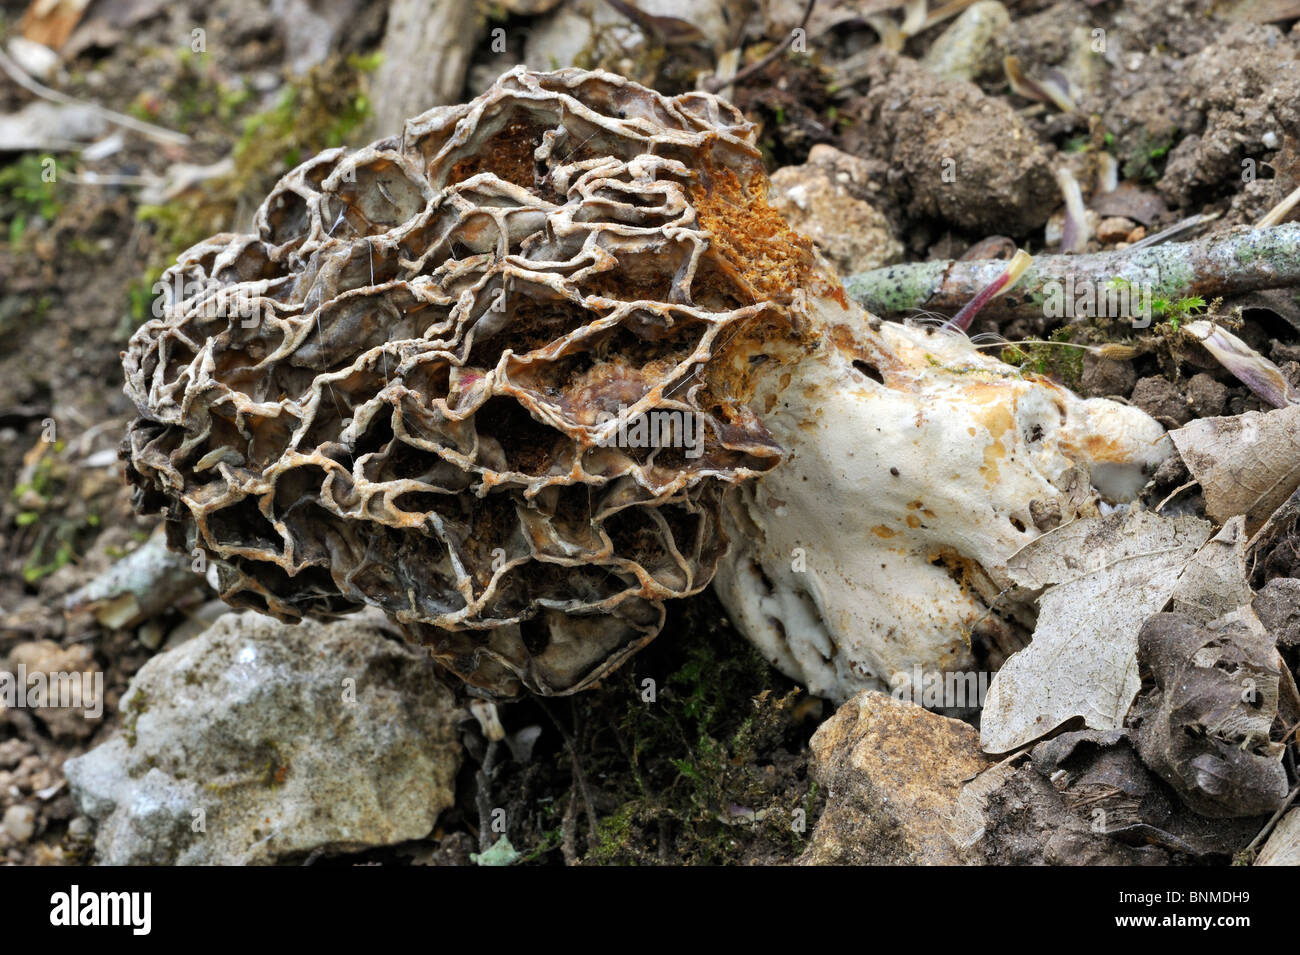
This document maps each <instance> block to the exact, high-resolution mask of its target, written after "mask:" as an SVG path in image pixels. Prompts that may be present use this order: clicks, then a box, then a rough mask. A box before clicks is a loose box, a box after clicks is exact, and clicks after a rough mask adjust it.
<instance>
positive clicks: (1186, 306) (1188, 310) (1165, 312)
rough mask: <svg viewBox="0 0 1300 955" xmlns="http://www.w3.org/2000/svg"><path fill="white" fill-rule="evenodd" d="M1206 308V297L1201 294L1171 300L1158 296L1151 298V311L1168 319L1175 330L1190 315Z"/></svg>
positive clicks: (1159, 316)
mask: <svg viewBox="0 0 1300 955" xmlns="http://www.w3.org/2000/svg"><path fill="white" fill-rule="evenodd" d="M1204 309H1205V299H1203V298H1201V296H1199V295H1188V296H1186V297H1185V298H1178V299H1174V300H1172V301H1171V300H1169V299H1167V298H1164V297H1161V296H1156V297H1155V298H1153V299H1152V300H1151V312H1152V314H1154V315H1155V316H1157V317H1158V318H1163V319H1164V320H1165V321H1167V322H1168V323H1169V324H1170V325H1171V326H1172V327H1173V330H1174V331H1178V327H1179V326H1180V325H1181V324H1182V323H1183V322H1184V321H1185V320H1186V319H1187V318H1189V317H1190V316H1192V315H1195V314H1197V313H1199V312H1201V311H1203V310H1204Z"/></svg>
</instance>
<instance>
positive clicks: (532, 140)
mask: <svg viewBox="0 0 1300 955" xmlns="http://www.w3.org/2000/svg"><path fill="white" fill-rule="evenodd" d="M546 129H547V127H546V126H543V125H542V124H541V123H539V122H538V121H537V120H536V119H534V118H533V117H531V116H529V117H521V118H520V119H516V120H514V121H512V122H509V123H507V124H506V125H505V126H504V127H503V128H502V129H501V131H500V132H499V133H497V134H496V135H495V136H493V137H492V138H491V139H489V140H488V141H487V142H486V143H482V144H480V145H477V146H475V147H474V152H473V153H472V154H470V155H468V156H465V157H464V158H462V159H459V160H457V161H456V162H455V163H454V164H453V165H452V167H451V172H450V173H449V174H448V177H447V185H448V186H454V185H456V184H457V183H461V182H464V181H465V180H466V179H471V178H473V177H474V176H477V175H478V174H479V173H481V172H490V173H493V174H494V175H496V176H497V177H498V178H500V179H504V180H505V181H506V182H510V183H514V184H515V185H516V186H523V187H524V188H525V189H531V188H533V179H534V161H533V153H534V151H535V150H536V149H537V147H538V146H539V145H540V144H541V141H542V134H543V133H545V132H546Z"/></svg>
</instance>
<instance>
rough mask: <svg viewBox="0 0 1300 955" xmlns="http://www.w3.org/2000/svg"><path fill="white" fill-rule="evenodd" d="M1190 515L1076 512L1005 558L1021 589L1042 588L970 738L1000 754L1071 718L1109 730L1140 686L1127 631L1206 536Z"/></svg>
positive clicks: (1133, 632)
mask: <svg viewBox="0 0 1300 955" xmlns="http://www.w3.org/2000/svg"><path fill="white" fill-rule="evenodd" d="M1210 530H1211V525H1210V524H1209V523H1208V522H1206V521H1202V520H1199V519H1197V518H1195V517H1189V516H1183V517H1177V518H1172V519H1171V518H1164V517H1160V516H1158V515H1156V514H1153V513H1151V512H1149V511H1136V510H1131V511H1128V512H1124V513H1117V514H1110V515H1108V516H1106V517H1094V518H1085V519H1083V520H1078V521H1074V522H1072V523H1070V524H1066V525H1064V526H1062V527H1059V528H1057V529H1056V530H1054V531H1051V532H1049V533H1047V534H1044V535H1043V536H1042V537H1040V538H1038V539H1037V540H1035V541H1033V542H1032V543H1030V544H1028V545H1027V546H1026V547H1024V548H1022V549H1021V550H1020V551H1018V552H1017V553H1016V555H1015V556H1014V557H1012V558H1011V560H1010V561H1008V563H1007V571H1008V573H1009V575H1010V576H1011V579H1012V580H1013V581H1014V582H1015V583H1017V584H1019V585H1020V586H1022V587H1029V588H1039V587H1048V588H1049V589H1048V590H1046V591H1045V592H1044V593H1043V595H1042V596H1041V597H1040V598H1039V601H1038V603H1039V615H1038V626H1037V627H1036V629H1035V630H1034V639H1033V642H1032V643H1030V645H1029V646H1028V647H1026V648H1025V649H1024V650H1021V651H1020V652H1019V653H1016V654H1014V655H1013V656H1012V657H1011V658H1010V659H1008V660H1007V662H1006V663H1005V664H1004V665H1003V667H1002V669H1001V670H999V671H998V674H997V676H995V677H994V678H993V682H992V684H990V686H989V691H988V696H987V697H986V699H985V701H984V713H983V717H982V720H981V727H980V743H981V745H982V746H983V748H984V750H985V751H986V752H989V753H1005V752H1008V751H1010V750H1013V749H1015V748H1017V747H1019V746H1023V745H1025V744H1026V743H1030V742H1033V741H1034V740H1036V739H1038V738H1040V737H1042V736H1043V735H1045V734H1046V733H1049V732H1051V731H1052V730H1054V729H1056V728H1057V727H1059V726H1061V725H1062V724H1063V723H1066V722H1068V721H1069V720H1072V719H1075V718H1076V717H1079V718H1082V719H1083V721H1084V723H1085V724H1086V725H1087V726H1089V727H1091V728H1092V729H1102V730H1106V729H1117V728H1119V727H1120V726H1123V725H1124V715H1125V714H1126V713H1127V712H1128V708H1129V705H1130V704H1131V703H1132V702H1133V698H1134V697H1135V696H1136V695H1137V692H1138V689H1139V687H1140V682H1139V680H1138V669H1137V635H1138V631H1139V630H1140V629H1141V627H1142V624H1143V623H1144V622H1145V621H1146V619H1147V617H1149V616H1151V615H1152V614H1154V613H1156V612H1157V611H1159V610H1160V609H1161V608H1162V607H1163V606H1164V605H1165V603H1166V602H1167V601H1168V600H1169V598H1170V596H1171V595H1172V594H1173V592H1174V588H1175V586H1176V585H1177V582H1178V577H1179V575H1180V574H1181V573H1182V571H1183V568H1184V567H1185V566H1186V564H1187V562H1188V561H1189V560H1190V559H1191V558H1192V556H1193V555H1194V554H1195V553H1196V551H1197V549H1198V548H1199V547H1200V546H1201V545H1202V544H1203V543H1204V542H1205V540H1206V539H1207V538H1208V537H1209V536H1210Z"/></svg>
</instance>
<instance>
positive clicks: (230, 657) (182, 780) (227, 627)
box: [64, 611, 460, 865]
mask: <svg viewBox="0 0 1300 955" xmlns="http://www.w3.org/2000/svg"><path fill="white" fill-rule="evenodd" d="M387 626H388V625H386V624H385V623H384V620H383V617H382V615H381V614H378V613H377V612H374V611H370V612H367V613H366V614H362V615H359V616H356V617H351V618H346V619H344V620H340V621H337V622H333V623H329V624H325V623H314V622H313V623H303V624H301V625H299V626H291V625H286V624H283V623H279V622H277V621H275V620H272V619H271V618H269V617H265V616H261V615H257V614H244V615H239V614H227V615H225V616H223V617H222V618H220V619H219V620H217V621H216V623H214V624H213V625H212V627H211V628H210V629H209V630H207V632H205V633H204V634H202V635H201V636H199V637H196V638H195V639H193V640H191V641H189V642H187V643H185V644H183V645H182V646H180V647H177V648H176V649H175V650H172V651H170V652H168V653H164V654H162V655H160V656H157V657H154V658H153V659H152V660H150V661H149V662H148V663H147V664H145V666H144V667H143V668H142V669H141V670H140V672H139V673H138V674H136V677H135V679H134V681H133V682H132V684H131V687H130V689H129V690H128V691H127V693H126V695H125V696H124V697H123V699H122V711H123V713H124V720H123V729H122V732H121V733H120V734H118V735H117V736H115V737H113V738H112V739H111V740H109V741H108V742H107V743H104V744H103V745H101V746H99V747H97V748H96V749H94V750H92V751H90V752H89V753H87V754H86V755H84V756H81V757H79V758H77V759H73V760H70V761H69V762H68V763H67V764H66V765H65V767H64V769H65V772H66V774H67V777H68V781H69V782H70V783H71V786H72V791H73V795H74V797H75V798H76V799H77V801H78V802H79V803H80V805H81V809H82V811H83V812H84V813H85V814H86V815H88V816H91V817H92V818H94V819H96V820H97V821H98V823H99V829H98V833H97V837H96V850H97V858H98V861H99V862H101V863H105V864H109V865H125V864H153V865H166V864H183V865H184V864H188V865H200V864H219V865H230V864H260V863H272V862H277V861H282V860H288V859H293V858H295V857H298V856H301V855H304V854H306V853H309V852H312V851H313V850H318V849H319V850H323V851H326V852H335V851H352V850H360V849H364V848H367V847H370V846H378V845H389V844H392V843H397V842H402V841H405V840H409V839H418V838H421V837H423V836H425V835H427V834H428V833H429V832H430V830H432V828H433V825H434V823H435V822H436V821H437V818H438V814H439V813H440V812H442V810H444V809H446V808H447V807H448V806H450V805H451V804H452V802H453V797H454V785H455V776H456V770H457V768H458V766H459V762H460V750H459V744H458V743H457V741H456V736H455V715H456V714H455V707H454V700H453V696H452V693H451V691H450V690H448V689H447V688H446V687H445V686H444V685H443V684H442V683H441V682H439V680H438V678H437V675H436V672H435V666H434V664H433V662H432V661H431V660H430V659H428V658H427V656H426V655H425V653H424V651H422V650H420V649H418V648H413V647H410V646H408V645H406V644H404V643H403V642H402V641H401V640H400V639H399V638H398V637H397V636H396V635H391V634H390V632H389V631H388V630H387Z"/></svg>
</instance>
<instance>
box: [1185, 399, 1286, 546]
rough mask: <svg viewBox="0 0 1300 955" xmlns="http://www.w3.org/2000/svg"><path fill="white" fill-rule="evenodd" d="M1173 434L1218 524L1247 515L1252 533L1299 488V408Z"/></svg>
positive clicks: (1201, 422) (1203, 422)
mask: <svg viewBox="0 0 1300 955" xmlns="http://www.w3.org/2000/svg"><path fill="white" fill-rule="evenodd" d="M1169 434H1170V437H1171V438H1172V439H1173V442H1174V447H1176V448H1177V449H1178V453H1179V454H1180V455H1181V456H1182V459H1183V461H1184V462H1185V463H1186V464H1187V467H1188V470H1190V471H1191V472H1192V477H1194V478H1196V480H1197V481H1198V482H1200V485H1201V488H1202V489H1203V490H1204V492H1205V510H1206V513H1208V514H1209V515H1210V517H1212V518H1214V520H1216V521H1219V522H1224V521H1227V520H1228V519H1229V518H1231V517H1235V516H1236V515H1238V514H1243V515H1245V517H1246V529H1247V530H1248V531H1249V532H1251V533H1254V532H1255V531H1256V530H1257V529H1258V528H1259V527H1260V525H1261V524H1263V523H1264V521H1266V520H1267V519H1268V517H1269V515H1270V514H1272V513H1273V512H1274V511H1275V510H1277V509H1278V508H1279V507H1280V506H1281V505H1282V504H1283V502H1285V501H1286V499H1287V498H1288V497H1290V495H1291V492H1292V491H1294V490H1295V489H1296V487H1297V486H1298V485H1300V405H1293V406H1290V407H1287V408H1279V409H1278V410H1276V411H1266V412H1264V411H1249V412H1247V413H1245V414H1240V415H1233V416H1232V417H1227V418H1200V419H1198V420H1196V421H1193V422H1192V423H1191V424H1189V425H1187V426H1186V427H1184V428H1179V429H1178V430H1176V431H1171V432H1170V433H1169Z"/></svg>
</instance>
